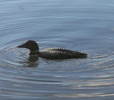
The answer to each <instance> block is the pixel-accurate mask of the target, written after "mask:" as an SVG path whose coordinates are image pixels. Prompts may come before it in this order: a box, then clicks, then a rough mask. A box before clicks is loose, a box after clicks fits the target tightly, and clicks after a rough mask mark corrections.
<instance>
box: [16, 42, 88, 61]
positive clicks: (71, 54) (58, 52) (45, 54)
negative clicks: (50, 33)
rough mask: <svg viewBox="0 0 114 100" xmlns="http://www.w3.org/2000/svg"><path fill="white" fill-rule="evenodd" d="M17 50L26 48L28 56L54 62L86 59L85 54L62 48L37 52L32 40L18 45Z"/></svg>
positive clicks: (37, 47) (36, 45) (35, 44)
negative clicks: (28, 52) (35, 56)
mask: <svg viewBox="0 0 114 100" xmlns="http://www.w3.org/2000/svg"><path fill="white" fill-rule="evenodd" d="M18 47H19V48H27V49H29V50H30V54H29V55H30V56H32V55H37V56H38V57H41V58H46V59H51V60H56V59H72V58H87V54H86V53H81V52H78V51H72V50H67V49H64V48H47V49H45V50H41V51H39V46H38V44H37V43H36V42H35V41H34V40H28V41H27V42H26V43H24V44H22V45H19V46H18Z"/></svg>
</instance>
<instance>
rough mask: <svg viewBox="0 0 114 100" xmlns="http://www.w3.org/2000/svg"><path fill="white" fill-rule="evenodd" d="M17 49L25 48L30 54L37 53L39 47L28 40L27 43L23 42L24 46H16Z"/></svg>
mask: <svg viewBox="0 0 114 100" xmlns="http://www.w3.org/2000/svg"><path fill="white" fill-rule="evenodd" d="M18 47H19V48H27V49H29V50H30V54H32V53H34V52H36V51H37V52H38V51H39V46H38V44H37V43H36V42H35V41H33V40H29V41H27V42H25V43H24V44H22V45H19V46H18Z"/></svg>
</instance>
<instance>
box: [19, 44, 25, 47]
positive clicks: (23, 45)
mask: <svg viewBox="0 0 114 100" xmlns="http://www.w3.org/2000/svg"><path fill="white" fill-rule="evenodd" d="M17 47H18V48H26V46H25V44H22V45H19V46H17Z"/></svg>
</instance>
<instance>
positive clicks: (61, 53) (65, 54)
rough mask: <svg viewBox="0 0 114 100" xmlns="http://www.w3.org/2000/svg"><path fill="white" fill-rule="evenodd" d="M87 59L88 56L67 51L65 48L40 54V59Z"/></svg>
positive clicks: (49, 49) (47, 50)
mask: <svg viewBox="0 0 114 100" xmlns="http://www.w3.org/2000/svg"><path fill="white" fill-rule="evenodd" d="M84 56H85V58H86V57H87V55H86V54H84V53H80V52H77V51H71V50H66V49H64V48H48V49H45V50H42V51H41V52H39V57H42V58H47V59H70V58H84Z"/></svg>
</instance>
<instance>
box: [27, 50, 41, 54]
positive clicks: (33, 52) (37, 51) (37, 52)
mask: <svg viewBox="0 0 114 100" xmlns="http://www.w3.org/2000/svg"><path fill="white" fill-rule="evenodd" d="M36 54H39V50H36V51H30V53H29V55H36Z"/></svg>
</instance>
